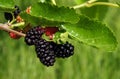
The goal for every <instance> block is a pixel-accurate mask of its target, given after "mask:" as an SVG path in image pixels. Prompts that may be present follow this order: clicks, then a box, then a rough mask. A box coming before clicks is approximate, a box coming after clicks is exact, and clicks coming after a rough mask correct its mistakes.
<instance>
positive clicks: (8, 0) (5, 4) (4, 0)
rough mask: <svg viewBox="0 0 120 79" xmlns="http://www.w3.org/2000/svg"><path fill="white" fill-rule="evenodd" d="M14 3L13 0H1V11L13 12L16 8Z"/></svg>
mask: <svg viewBox="0 0 120 79" xmlns="http://www.w3.org/2000/svg"><path fill="white" fill-rule="evenodd" d="M14 5H15V3H14V1H13V0H0V11H3V12H4V11H6V12H9V11H10V12H11V11H13V10H14Z"/></svg>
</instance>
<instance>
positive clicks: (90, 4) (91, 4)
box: [73, 0, 120, 9]
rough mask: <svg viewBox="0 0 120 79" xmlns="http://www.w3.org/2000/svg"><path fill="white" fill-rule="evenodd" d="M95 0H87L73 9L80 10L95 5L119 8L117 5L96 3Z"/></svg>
mask: <svg viewBox="0 0 120 79" xmlns="http://www.w3.org/2000/svg"><path fill="white" fill-rule="evenodd" d="M96 1H97V0H89V1H87V2H85V3H83V4H80V5H76V6H73V8H74V9H78V8H82V7H92V6H96V5H105V6H111V7H120V6H119V5H118V4H114V3H108V2H96Z"/></svg>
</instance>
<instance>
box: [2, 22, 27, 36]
mask: <svg viewBox="0 0 120 79" xmlns="http://www.w3.org/2000/svg"><path fill="white" fill-rule="evenodd" d="M0 29H1V30H5V31H7V32H13V33H15V34H17V35H19V36H23V37H25V34H24V33H21V32H18V31H15V30H12V29H10V28H9V25H8V24H0Z"/></svg>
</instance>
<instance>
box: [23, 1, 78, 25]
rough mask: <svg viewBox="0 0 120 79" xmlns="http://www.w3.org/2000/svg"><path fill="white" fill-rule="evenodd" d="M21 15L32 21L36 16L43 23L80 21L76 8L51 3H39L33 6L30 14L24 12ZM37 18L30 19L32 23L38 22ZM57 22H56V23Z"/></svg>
mask: <svg viewBox="0 0 120 79" xmlns="http://www.w3.org/2000/svg"><path fill="white" fill-rule="evenodd" d="M21 16H22V17H23V19H25V20H26V21H28V20H29V21H30V19H31V20H32V19H33V18H36V20H37V22H38V23H39V22H41V21H42V20H44V22H41V23H43V24H49V23H50V24H51V23H55V22H57V23H64V22H70V23H77V22H78V21H79V16H78V14H76V12H75V10H74V9H70V8H68V7H67V8H65V7H57V6H55V5H50V4H46V3H38V4H35V5H33V6H32V8H31V12H30V14H26V13H22V14H21ZM36 20H32V21H30V22H31V23H33V24H34V23H36ZM55 24H56V23H55Z"/></svg>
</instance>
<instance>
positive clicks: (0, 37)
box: [0, 0, 120, 79]
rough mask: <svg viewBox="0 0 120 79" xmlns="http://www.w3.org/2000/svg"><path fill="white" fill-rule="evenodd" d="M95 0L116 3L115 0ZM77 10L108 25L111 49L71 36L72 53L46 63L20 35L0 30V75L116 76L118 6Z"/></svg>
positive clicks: (7, 78) (15, 78) (60, 1)
mask: <svg viewBox="0 0 120 79" xmlns="http://www.w3.org/2000/svg"><path fill="white" fill-rule="evenodd" d="M30 1H32V0H30ZM85 1H87V0H56V3H57V5H59V6H62V5H63V6H74V5H76V4H81V3H83V2H85ZM98 1H109V2H113V3H116V2H119V3H120V1H119V0H98ZM26 2H27V1H26ZM23 5H25V3H24V4H23ZM77 12H78V13H84V14H85V15H87V16H89V17H91V18H93V19H96V20H100V21H102V22H103V23H105V24H107V25H108V26H109V28H110V29H111V30H112V31H113V33H114V35H115V36H116V37H117V40H118V48H117V49H116V51H115V52H103V51H101V50H98V49H95V48H93V47H90V46H87V45H84V44H82V43H79V45H78V42H76V41H74V40H71V42H72V43H73V44H74V45H75V54H74V56H72V57H70V58H67V59H56V60H57V61H56V63H55V65H54V66H52V67H46V66H44V65H42V64H41V63H40V61H39V59H38V58H37V57H36V53H35V51H34V47H29V46H27V45H26V44H25V43H24V38H21V39H20V40H14V39H11V38H10V37H9V35H8V33H7V32H5V31H1V30H0V79H120V41H119V40H120V36H119V34H120V8H115V7H107V6H94V7H91V8H82V9H77ZM0 15H1V16H0V22H5V19H4V16H3V13H0Z"/></svg>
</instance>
